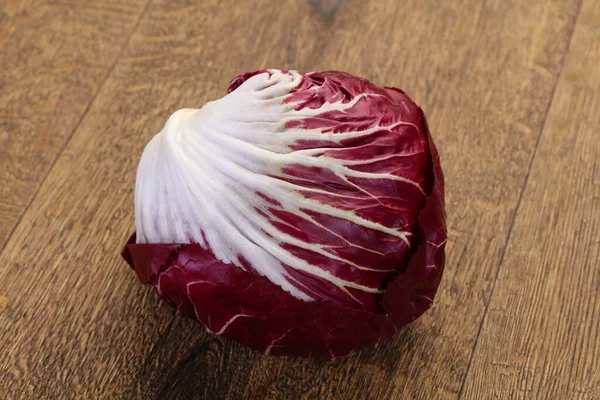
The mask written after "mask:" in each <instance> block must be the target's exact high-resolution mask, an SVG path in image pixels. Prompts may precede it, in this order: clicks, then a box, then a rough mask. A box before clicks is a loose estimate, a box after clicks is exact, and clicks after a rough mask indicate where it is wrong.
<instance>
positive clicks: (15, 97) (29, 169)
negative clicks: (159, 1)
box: [0, 0, 146, 249]
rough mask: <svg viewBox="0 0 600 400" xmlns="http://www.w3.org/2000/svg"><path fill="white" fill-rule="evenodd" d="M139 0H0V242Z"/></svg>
mask: <svg viewBox="0 0 600 400" xmlns="http://www.w3.org/2000/svg"><path fill="white" fill-rule="evenodd" d="M145 4H146V0H133V1H129V2H128V3H127V4H122V2H120V1H115V0H112V1H106V0H103V1H99V0H98V1H96V0H94V1H87V0H86V1H83V2H82V1H79V0H68V1H61V2H50V1H12V0H10V1H3V2H2V3H0V6H1V7H0V54H1V56H0V71H1V76H0V110H2V111H0V249H2V248H3V247H4V244H5V242H6V240H7V239H8V237H9V235H10V232H11V231H12V230H13V228H14V226H15V225H16V223H17V222H18V220H19V218H20V217H21V215H22V214H23V212H24V211H25V209H26V208H27V206H28V205H29V203H30V202H31V200H32V198H33V197H34V195H35V193H36V192H37V190H38V189H39V187H40V184H41V183H42V181H43V179H44V178H45V177H46V176H47V174H48V171H49V169H50V166H51V165H52V164H53V162H54V161H55V160H56V157H57V156H58V154H59V153H60V151H61V150H62V148H63V147H64V145H65V143H66V142H67V140H68V138H69V137H70V135H71V134H72V133H73V131H74V129H75V128H76V127H77V125H78V123H79V121H80V120H81V117H82V116H83V115H84V113H85V111H86V109H87V107H88V105H89V104H91V102H92V101H93V99H94V96H95V94H96V93H97V91H98V88H99V87H100V85H101V84H102V82H103V80H104V79H105V78H106V76H107V74H108V73H109V70H110V67H111V66H112V65H113V64H114V62H115V61H116V59H117V58H118V56H119V53H120V51H121V50H122V49H123V46H124V45H125V43H126V41H127V38H128V36H129V34H130V33H131V32H132V31H133V29H134V26H135V23H136V21H137V20H138V18H139V17H140V15H141V13H142V10H143V7H144V5H145Z"/></svg>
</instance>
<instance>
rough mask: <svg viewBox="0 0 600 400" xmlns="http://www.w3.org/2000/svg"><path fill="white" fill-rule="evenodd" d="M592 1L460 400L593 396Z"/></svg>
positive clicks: (598, 307)
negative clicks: (468, 399) (462, 399)
mask: <svg viewBox="0 0 600 400" xmlns="http://www.w3.org/2000/svg"><path fill="white" fill-rule="evenodd" d="M599 111H600V3H599V2H597V1H594V0H584V2H583V6H582V9H581V13H580V17H579V19H578V23H577V25H576V27H575V33H574V36H573V40H572V44H571V46H570V49H569V52H568V55H567V59H566V63H565V67H564V70H563V72H562V75H561V78H560V81H559V83H558V86H557V89H556V94H555V96H554V99H553V101H552V107H551V108H550V113H549V115H548V119H547V121H546V125H545V127H544V131H543V133H542V137H541V140H540V144H539V148H538V150H537V152H536V156H535V159H534V161H533V166H532V169H531V174H530V176H529V179H528V183H527V187H526V190H525V192H524V194H523V200H522V205H521V207H520V208H519V211H518V214H517V217H516V221H515V226H514V230H513V234H512V235H511V239H510V242H509V246H508V248H507V252H506V257H505V259H504V262H503V263H502V266H501V270H500V274H499V278H498V281H497V283H496V288H495V290H494V294H493V297H492V300H491V303H490V306H489V312H488V314H487V316H486V319H485V321H484V325H483V329H482V333H481V335H480V339H479V343H478V346H477V349H476V352H475V354H474V359H473V364H472V368H471V369H470V371H469V375H468V380H467V382H466V386H465V396H464V398H470V399H480V398H484V397H486V398H487V397H489V398H491V397H494V398H502V399H508V398H510V399H600V301H599V300H598V297H599V294H600V112H599Z"/></svg>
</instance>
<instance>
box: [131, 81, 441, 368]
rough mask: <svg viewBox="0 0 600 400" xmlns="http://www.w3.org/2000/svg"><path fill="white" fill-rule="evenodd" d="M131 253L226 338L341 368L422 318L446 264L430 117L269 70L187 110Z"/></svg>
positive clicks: (344, 87)
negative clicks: (342, 360) (340, 361)
mask: <svg viewBox="0 0 600 400" xmlns="http://www.w3.org/2000/svg"><path fill="white" fill-rule="evenodd" d="M135 217H136V234H134V235H133V236H132V237H131V239H130V240H129V242H128V243H127V244H126V246H125V248H124V250H123V253H122V255H123V257H124V258H125V260H126V261H127V262H128V263H129V265H131V267H132V268H133V269H134V270H135V272H136V273H137V275H138V277H139V278H140V280H141V281H142V282H143V283H146V284H150V285H152V286H154V288H155V289H156V291H157V293H158V294H159V296H160V297H161V298H162V299H163V300H165V301H166V302H167V303H169V304H171V305H172V306H174V307H176V308H177V309H178V310H179V311H180V312H181V313H183V314H184V315H186V316H188V317H191V318H194V319H196V320H198V321H199V322H201V323H202V324H204V326H205V327H206V328H207V329H208V330H209V331H211V332H213V333H216V334H219V335H224V336H227V337H230V338H232V339H234V340H237V341H238V342H241V343H243V344H246V345H248V346H250V347H252V348H254V349H257V350H259V351H261V352H264V353H266V354H274V355H298V356H308V357H316V358H330V359H334V358H337V357H341V356H344V355H347V354H349V353H350V352H351V351H353V350H355V349H357V348H361V347H368V346H374V345H377V344H378V343H379V342H380V341H381V340H383V339H387V338H389V337H391V336H392V335H394V333H395V332H396V330H397V329H398V328H400V327H401V326H403V325H405V324H408V323H410V322H412V321H414V320H415V319H416V318H418V317H419V316H420V315H421V314H423V312H425V310H427V309H428V308H429V307H430V305H431V303H432V301H433V298H434V296H435V293H436V290H437V287H438V285H439V283H440V279H441V277H442V272H443V269H444V247H445V243H446V226H445V211H444V178H443V174H442V170H441V167H440V161H439V156H438V153H437V150H436V148H435V145H434V144H433V141H432V139H431V137H430V135H429V130H428V127H427V122H426V121H425V116H424V115H423V112H422V111H421V109H420V108H419V107H418V106H417V105H416V104H415V103H414V102H413V101H412V100H411V99H410V98H409V97H408V96H407V95H406V94H405V93H404V92H403V91H401V90H399V89H396V88H390V87H379V86H376V85H374V84H372V83H370V82H369V81H367V80H365V79H362V78H358V77H355V76H352V75H349V74H347V73H344V72H337V71H328V72H311V73H301V72H297V71H280V70H262V71H255V72H250V73H245V74H242V75H240V76H238V77H236V78H235V79H234V80H233V81H232V82H231V84H230V87H229V94H228V95H227V96H225V97H223V98H221V99H219V100H217V101H214V102H209V103H208V104H206V105H205V106H204V107H202V108H201V109H199V110H194V109H184V110H180V111H177V112H176V113H174V114H173V115H172V116H171V117H170V118H169V120H168V122H167V124H166V125H165V127H164V129H163V130H162V131H161V132H160V133H159V134H158V135H156V136H155V137H154V138H153V139H152V141H151V142H150V143H149V144H148V146H147V147H146V149H145V150H144V154H143V155H142V159H141V161H140V165H139V168H138V175H137V180H136V194H135Z"/></svg>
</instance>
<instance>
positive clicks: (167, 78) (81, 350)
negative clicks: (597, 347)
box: [0, 0, 577, 399]
mask: <svg viewBox="0 0 600 400" xmlns="http://www.w3.org/2000/svg"><path fill="white" fill-rule="evenodd" d="M235 4H237V3H236V2H234V1H217V0H211V1H204V2H202V3H200V4H198V2H193V1H186V0H177V1H167V0H155V2H153V4H152V6H151V7H150V9H149V11H148V14H147V15H146V17H145V18H144V20H143V21H142V22H141V23H140V26H139V29H138V31H137V32H136V34H134V36H133V37H132V40H131V43H130V46H129V47H128V49H127V50H126V52H125V54H124V56H123V57H122V59H121V60H120V61H119V62H118V64H117V65H116V67H115V69H114V71H113V72H112V74H111V76H110V77H109V79H108V80H107V82H106V84H105V86H104V87H103V88H102V90H101V92H100V93H99V95H98V97H97V99H96V101H95V103H94V104H93V106H92V107H91V109H90V112H89V113H88V115H86V117H85V118H84V120H83V122H82V124H81V126H80V127H79V128H78V129H77V132H76V133H75V135H74V136H73V139H72V141H71V142H70V143H69V145H68V146H67V148H66V150H65V151H64V153H63V154H62V155H61V157H60V159H59V160H58V162H57V164H56V166H55V167H54V168H53V169H52V171H51V173H50V175H49V177H48V179H47V181H46V182H45V183H44V185H43V186H42V188H41V189H40V192H39V195H38V196H37V197H36V199H35V200H34V202H33V204H32V206H31V208H30V210H29V212H27V213H26V214H25V215H24V217H23V220H22V222H21V224H19V226H18V227H17V229H16V230H15V233H14V234H13V236H12V237H11V239H10V241H9V243H8V245H7V247H6V249H5V250H4V252H3V253H2V254H0V265H3V266H5V268H3V269H1V270H0V281H2V282H5V284H4V285H3V287H2V288H1V289H0V296H2V299H3V303H2V304H4V306H3V307H2V311H0V340H1V341H2V342H3V343H5V345H4V346H2V348H0V374H2V375H3V376H6V377H8V379H6V380H3V381H0V392H2V391H6V392H9V393H11V394H13V395H14V394H20V395H22V396H23V397H34V396H36V397H39V396H40V395H42V396H46V397H60V396H66V397H84V398H95V397H98V396H101V395H102V396H106V397H111V398H112V397H124V398H136V397H137V398H149V397H150V398H153V397H156V398H257V399H266V398H290V397H291V398H294V397H295V398H308V397H316V398H361V399H362V398H410V399H416V398H456V395H457V393H458V391H459V388H460V385H461V382H462V380H463V377H464V374H465V372H466V368H467V364H468V360H469V357H470V354H471V350H472V346H473V342H474V339H475V336H476V333H477V331H478V328H479V324H480V321H481V317H482V315H483V313H484V309H485V304H486V301H487V299H488V298H489V295H490V290H491V286H492V282H493V278H494V277H495V273H496V270H497V267H498V264H499V261H500V255H501V253H502V249H503V248H504V244H505V241H506V234H507V232H508V230H509V226H510V221H511V220H512V218H511V216H512V213H513V211H514V208H515V206H516V204H517V200H518V198H519V191H520V188H521V187H522V185H523V182H524V180H525V175H526V169H527V166H528V165H529V163H530V159H531V156H532V151H533V148H534V146H535V143H536V140H537V137H538V133H539V130H540V129H541V125H542V123H543V120H544V118H545V112H546V110H547V106H548V103H549V98H550V97H551V92H552V90H553V88H554V85H555V82H556V79H557V77H558V73H559V71H560V66H561V63H562V59H563V55H564V53H565V52H566V48H567V44H568V39H569V37H570V34H571V29H572V26H573V24H574V20H575V16H576V13H577V4H576V3H573V2H572V1H570V0H556V1H552V2H549V1H544V0H538V1H530V2H521V1H518V0H513V1H503V2H497V3H492V4H490V2H483V1H476V0H464V1H453V2H444V3H442V4H440V3H439V2H437V1H417V0H414V1H407V2H397V1H394V0H386V1H377V2H363V1H359V0H353V1H331V2H314V1H310V2H309V1H294V0H289V1H282V2H278V3H277V6H276V7H274V6H273V3H272V2H268V1H266V0H263V1H259V0H256V1H250V2H247V3H245V4H247V6H246V8H241V7H236V6H235ZM515 26H519V27H520V29H514V27H515ZM267 66H268V67H281V68H291V67H294V68H297V69H300V70H320V69H343V70H347V71H349V72H351V73H355V74H358V75H363V76H366V77H368V78H370V79H372V80H373V81H375V82H377V83H381V84H388V85H398V86H400V87H402V88H404V89H405V90H407V91H408V93H410V94H411V95H412V96H413V97H414V98H415V100H416V101H417V102H418V103H420V104H421V105H422V106H423V107H424V109H425V111H426V113H427V114H428V116H429V119H430V125H431V128H432V131H433V134H434V137H435V138H436V142H437V143H438V145H439V147H440V150H441V153H442V158H443V163H444V167H445V172H446V176H447V180H448V185H447V188H448V193H447V200H448V213H449V225H450V242H449V245H448V252H449V257H448V270H447V273H446V276H445V278H444V281H443V286H442V288H441V290H440V293H439V297H438V298H437V300H436V306H435V307H434V309H432V310H431V311H430V312H428V313H427V314H426V315H425V316H424V317H423V318H422V319H420V320H419V321H417V322H416V323H414V324H413V325H411V326H410V327H409V328H408V329H406V330H404V331H403V332H401V333H400V334H399V335H398V336H397V337H396V338H395V339H394V340H392V341H389V342H387V343H385V344H383V345H382V346H380V347H379V348H378V349H374V350H366V351H362V352H359V353H357V354H354V355H352V356H350V357H348V358H345V359H343V360H340V361H337V362H334V363H329V362H321V361H311V360H301V359H285V358H272V357H267V356H262V355H259V354H256V353H254V352H252V351H250V350H248V349H245V348H244V347H243V346H241V345H238V344H235V343H232V342H231V341H229V340H225V339H222V338H219V337H215V336H212V335H209V334H206V333H205V332H204V330H203V329H202V328H201V327H199V326H198V325H197V324H194V323H193V322H191V321H188V320H185V319H183V318H181V317H179V316H176V315H175V314H174V312H173V311H172V310H170V309H169V308H168V307H167V306H166V305H163V304H160V303H159V301H158V300H157V299H156V296H155V295H154V293H153V292H152V291H151V290H149V289H148V288H144V287H141V286H140V284H139V283H138V282H137V280H136V278H135V277H134V275H133V273H132V272H131V271H130V270H128V269H127V268H126V266H125V265H124V263H123V262H122V261H121V260H120V259H119V257H118V255H117V252H118V250H119V248H120V246H121V244H122V242H123V241H124V240H125V238H126V236H127V234H128V233H129V232H130V230H131V229H132V224H133V206H132V202H133V187H134V178H135V169H136V165H137V161H138V159H139V155H140V154H141V151H142V149H143V147H144V145H145V143H146V141H147V140H149V138H150V137H151V136H152V135H153V134H154V133H155V132H157V131H158V130H159V129H160V128H161V127H162V125H163V124H164V122H165V121H166V118H167V117H168V115H169V114H170V113H171V112H172V111H174V110H176V109H178V108H182V107H197V106H200V105H201V104H203V103H204V102H205V101H207V100H208V99H211V98H215V97H218V96H221V95H222V94H223V93H224V90H225V88H226V85H227V81H228V79H229V78H231V77H232V76H233V75H235V74H236V73H238V72H240V71H244V70H252V69H256V68H261V67H267ZM24 294H26V295H24Z"/></svg>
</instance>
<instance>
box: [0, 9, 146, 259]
mask: <svg viewBox="0 0 600 400" xmlns="http://www.w3.org/2000/svg"><path fill="white" fill-rule="evenodd" d="M150 3H152V0H148V1H147V2H146V5H145V6H144V9H143V10H142V12H141V13H140V15H139V16H138V18H137V20H136V21H135V24H134V25H133V28H132V29H131V31H130V32H129V35H128V36H127V39H126V40H125V43H124V44H123V46H122V47H121V50H120V51H119V53H118V54H117V57H116V58H115V61H114V62H113V63H112V64H111V66H110V68H109V69H108V71H107V72H106V75H104V78H103V79H102V82H101V83H100V85H99V86H98V89H97V90H96V93H94V95H93V96H92V99H91V100H90V102H89V103H88V105H87V106H86V108H85V110H84V111H83V114H81V117H79V120H77V123H76V124H75V126H74V127H73V129H72V130H71V133H70V134H69V136H67V140H65V143H64V144H63V145H62V147H61V148H60V151H59V152H58V153H57V154H56V157H54V160H52V163H51V164H50V166H49V168H48V172H46V175H44V178H43V179H42V180H41V181H40V184H39V186H38V188H37V190H36V191H35V193H34V194H33V196H32V197H31V200H29V203H27V206H26V207H25V209H24V210H23V212H22V213H21V215H20V216H19V218H17V221H16V222H15V224H14V226H13V227H12V229H11V230H10V233H9V234H8V236H7V237H6V240H5V241H4V244H3V245H2V248H0V255H2V253H4V249H6V246H8V242H10V239H11V238H12V235H13V234H14V233H15V231H16V230H17V227H18V226H19V225H20V224H21V221H22V220H23V217H24V216H25V214H27V212H28V211H29V209H30V208H31V205H32V204H33V202H34V201H35V199H36V198H37V197H38V194H39V193H40V190H41V189H42V186H43V185H44V183H45V182H46V179H48V176H50V173H51V172H52V170H54V167H55V165H56V163H57V162H58V160H59V159H60V156H61V155H62V154H63V152H64V151H65V149H66V148H67V146H68V145H69V143H70V142H71V139H73V136H74V135H75V132H77V129H79V126H80V125H81V123H82V122H83V119H84V118H85V116H86V115H87V114H88V112H89V111H90V109H91V108H92V105H93V104H94V103H95V102H96V99H97V98H98V95H99V94H100V92H101V91H102V88H103V87H104V85H105V84H106V81H107V80H108V78H109V77H110V75H111V74H112V72H113V70H114V69H115V66H116V65H117V63H118V62H119V60H120V59H121V57H122V56H123V54H124V52H125V49H126V48H127V46H128V45H129V42H130V41H131V38H132V36H133V34H134V33H135V31H136V30H137V28H138V26H139V25H140V21H141V20H142V18H143V17H144V15H146V12H147V11H148V8H149V7H150Z"/></svg>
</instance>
